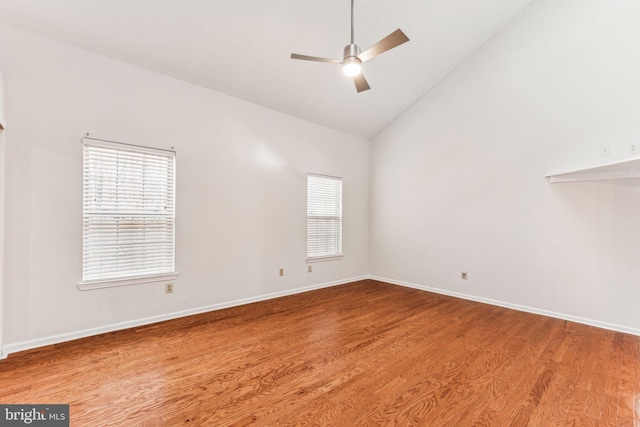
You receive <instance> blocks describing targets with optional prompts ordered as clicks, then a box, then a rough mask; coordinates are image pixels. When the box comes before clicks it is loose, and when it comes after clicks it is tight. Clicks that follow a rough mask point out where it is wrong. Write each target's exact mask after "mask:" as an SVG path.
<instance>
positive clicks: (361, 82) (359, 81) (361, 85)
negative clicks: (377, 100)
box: [353, 73, 371, 93]
mask: <svg viewBox="0 0 640 427" xmlns="http://www.w3.org/2000/svg"><path fill="white" fill-rule="evenodd" d="M353 82H354V83H355V84H356V90H357V91H358V93H360V92H364V91H365V90H369V89H371V86H369V83H367V79H365V78H364V74H362V73H360V74H358V75H357V76H353Z"/></svg>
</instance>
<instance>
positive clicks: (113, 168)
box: [82, 138, 175, 283]
mask: <svg viewBox="0 0 640 427" xmlns="http://www.w3.org/2000/svg"><path fill="white" fill-rule="evenodd" d="M83 146H84V174H83V258H82V280H83V283H91V282H104V281H114V280H124V279H133V278H140V277H153V276H160V275H165V274H171V273H175V245H174V232H175V152H173V151H165V150H156V149H151V148H144V147H137V146H131V145H127V144H119V143H112V142H106V141H99V140H95V139H90V138H84V139H83Z"/></svg>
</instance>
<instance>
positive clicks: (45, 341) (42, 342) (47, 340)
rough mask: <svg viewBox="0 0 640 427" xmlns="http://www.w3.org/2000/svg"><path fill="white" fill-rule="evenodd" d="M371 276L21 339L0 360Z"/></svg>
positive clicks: (1, 350)
mask: <svg viewBox="0 0 640 427" xmlns="http://www.w3.org/2000/svg"><path fill="white" fill-rule="evenodd" d="M367 278H368V276H362V277H352V278H350V279H344V280H338V281H335V282H327V283H320V284H317V285H312V286H305V287H302V288H296V289H290V290H286V291H281V292H273V293H270V294H264V295H258V296H255V297H249V298H242V299H237V300H233V301H228V302H223V303H219V304H212V305H206V306H202V307H196V308H191V309H188V310H182V311H176V312H173V313H166V314H160V315H157V316H151V317H145V318H142V319H135V320H130V321H127V322H120V323H114V324H111V325H105V326H99V327H96V328H90V329H83V330H81V331H75V332H68V333H64V334H58V335H52V336H48V337H44V338H37V339H34V340H28V341H21V342H17V343H12V344H6V345H5V346H4V347H2V348H0V359H4V358H6V357H7V356H8V355H9V354H10V353H17V352H19V351H24V350H31V349H34V348H38V347H44V346H47V345H52V344H59V343H62V342H66V341H72V340H76V339H79V338H86V337H90V336H93V335H100V334H105V333H108V332H114V331H119V330H122V329H129V328H135V327H138V326H144V325H149V324H152V323H158V322H164V321H165V320H172V319H178V318H181V317H187V316H192V315H194V314H201V313H207V312H210V311H216V310H222V309H224V308H230V307H237V306H239V305H244V304H251V303H253V302H259V301H266V300H270V299H274V298H280V297H284V296H288V295H295V294H299V293H302V292H308V291H313V290H316V289H322V288H328V287H331V286H338V285H344V284H346V283H351V282H356V281H358V280H365V279H367Z"/></svg>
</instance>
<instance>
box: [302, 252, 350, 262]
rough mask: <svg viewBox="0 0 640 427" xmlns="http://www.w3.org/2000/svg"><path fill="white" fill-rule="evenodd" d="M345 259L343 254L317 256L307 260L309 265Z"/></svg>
mask: <svg viewBox="0 0 640 427" xmlns="http://www.w3.org/2000/svg"><path fill="white" fill-rule="evenodd" d="M342 258H344V255H343V254H339V255H329V256H316V257H313V258H307V264H311V263H312V262H323V261H333V260H338V259H342Z"/></svg>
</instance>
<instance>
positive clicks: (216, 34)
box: [0, 0, 532, 138]
mask: <svg viewBox="0 0 640 427" xmlns="http://www.w3.org/2000/svg"><path fill="white" fill-rule="evenodd" d="M531 1H532V0H393V1H392V0H356V4H355V42H356V44H358V45H360V46H361V48H362V49H363V50H364V49H366V48H367V47H369V46H370V45H372V44H374V43H375V42H377V41H378V40H380V39H381V38H383V37H384V36H386V35H387V34H389V33H390V32H392V31H393V30H395V29H396V28H401V29H402V30H403V31H404V32H405V33H406V34H407V36H408V37H409V38H410V39H411V41H410V42H409V43H406V44H404V45H402V46H399V47H398V48H396V49H394V50H391V51H389V52H386V53H385V54H383V55H381V56H379V57H376V58H375V59H373V60H371V61H370V62H367V63H366V64H365V66H364V73H365V76H366V78H367V80H368V81H369V84H370V85H371V87H372V89H371V90H369V91H367V92H362V93H360V94H358V93H356V90H355V87H354V85H353V82H352V81H351V80H350V79H349V78H347V77H345V76H343V75H342V72H341V68H340V66H339V65H333V64H323V63H312V62H305V61H294V60H291V59H290V54H291V53H292V52H295V53H301V54H307V55H314V56H322V57H329V58H338V59H341V56H342V49H343V48H344V46H345V45H347V44H348V43H349V37H350V27H349V26H350V15H349V14H350V0H322V1H318V0H315V1H311V0H233V1H230V0H224V1H223V0H188V1H185V0H0V20H2V21H5V22H7V23H9V24H13V25H16V26H20V27H23V28H25V29H28V30H31V31H34V32H37V33H40V34H42V35H44V36H47V37H50V38H53V39H57V40H59V41H63V42H66V43H69V44H72V45H75V46H78V47H81V48H83V49H86V50H89V51H92V52H96V53H99V54H102V55H106V56H109V57H112V58H116V59H119V60H122V61H126V62H129V63H132V64H136V65H138V66H141V67H143V68H146V69H148V70H151V71H155V72H158V73H162V74H165V75H169V76H172V77H175V78H178V79H181V80H184V81H187V82H191V83H194V84H197V85H200V86H203V87H206V88H210V89H213V90H216V91H219V92H222V93H225V94H228V95H231V96H234V97H236V98H240V99H244V100H247V101H250V102H253V103H256V104H259V105H263V106H265V107H268V108H272V109H274V110H278V111H281V112H284V113H287V114H290V115H293V116H296V117H300V118H302V119H305V120H308V121H311V122H315V123H318V124H321V125H324V126H327V127H330V128H334V129H337V130H341V131H344V132H347V133H349V134H352V135H356V136H361V137H365V138H371V137H372V136H374V135H375V134H376V133H378V132H379V131H380V130H381V129H383V128H384V127H385V126H386V125H387V124H388V123H389V122H391V121H392V120H393V119H394V118H395V117H397V116H398V115H399V114H401V113H402V112H403V111H404V110H405V109H406V108H407V107H408V106H410V105H411V104H412V103H414V102H415V101H416V100H417V99H418V98H420V97H421V96H422V95H424V94H425V93H426V92H427V91H428V90H429V89H430V88H431V87H433V86H434V85H435V84H436V83H437V82H438V81H439V80H440V79H442V78H443V77H444V76H446V75H447V74H448V73H449V72H450V71H451V70H453V69H454V68H455V67H457V66H458V65H459V64H460V63H461V62H463V61H464V60H465V58H467V57H468V56H469V55H471V54H472V53H473V52H474V51H475V50H477V49H478V48H479V47H480V46H482V45H483V44H484V43H485V42H486V41H487V40H488V39H489V38H491V37H492V36H493V35H494V34H496V33H497V32H499V31H500V30H501V29H502V28H504V27H505V26H506V25H507V24H508V23H509V22H510V21H511V20H512V19H513V18H514V17H515V16H516V15H517V14H518V12H520V11H521V10H522V9H523V8H524V7H526V6H527V5H528V4H529V3H531Z"/></svg>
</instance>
